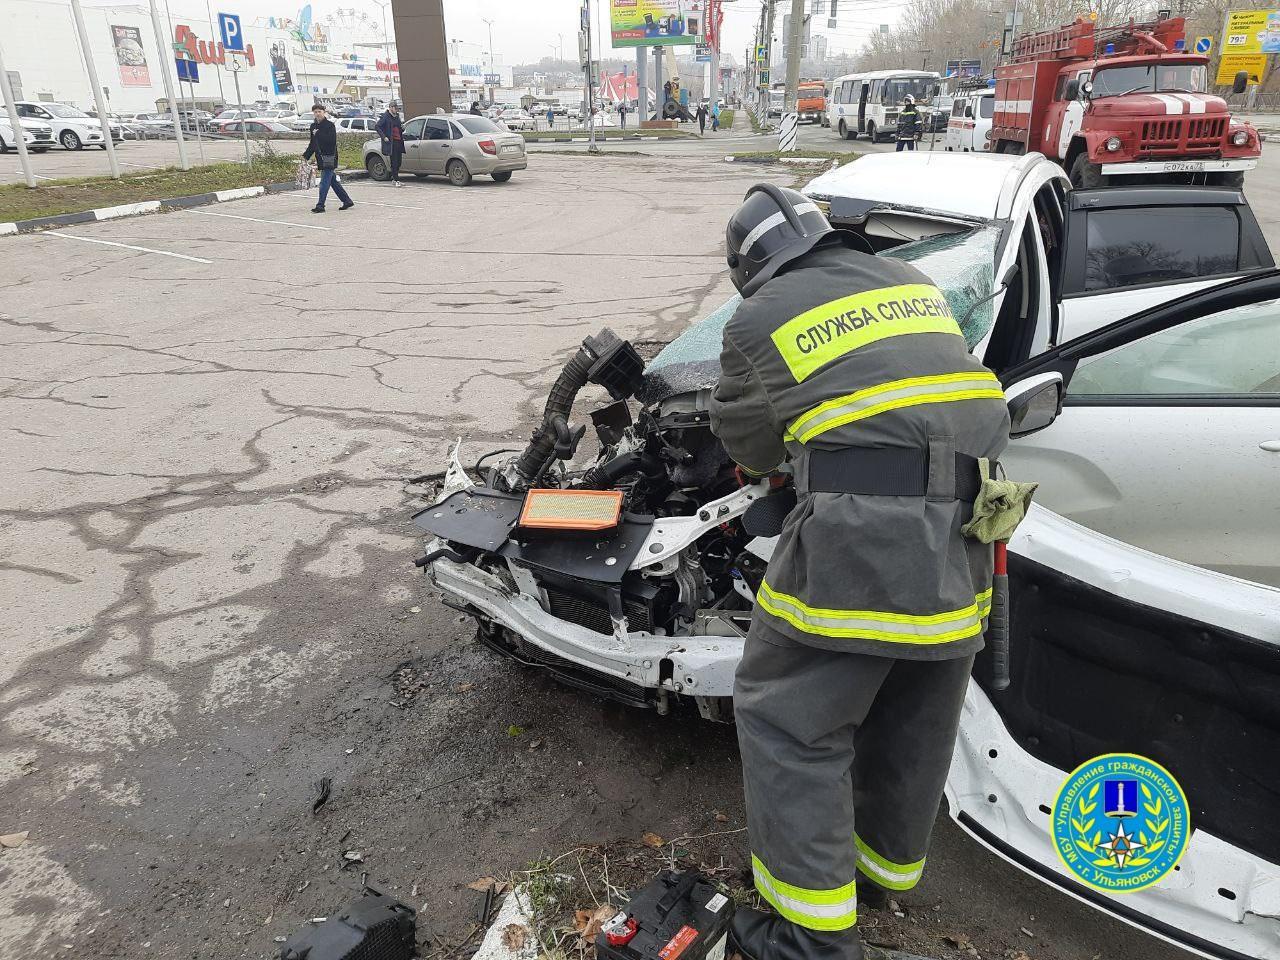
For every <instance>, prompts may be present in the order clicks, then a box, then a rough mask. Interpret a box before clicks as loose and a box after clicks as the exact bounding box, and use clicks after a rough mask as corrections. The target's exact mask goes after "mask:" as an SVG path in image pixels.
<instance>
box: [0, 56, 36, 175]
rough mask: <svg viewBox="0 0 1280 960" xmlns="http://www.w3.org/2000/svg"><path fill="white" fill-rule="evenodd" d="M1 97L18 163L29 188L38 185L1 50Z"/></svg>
mask: <svg viewBox="0 0 1280 960" xmlns="http://www.w3.org/2000/svg"><path fill="white" fill-rule="evenodd" d="M0 96H3V97H4V105H5V107H6V108H7V113H8V114H9V129H11V130H12V131H13V139H14V140H16V141H17V143H18V163H19V164H21V166H22V177H23V179H24V180H26V181H27V186H28V187H34V186H35V185H36V175H35V174H34V173H33V172H32V170H31V157H30V155H29V154H28V153H27V144H26V141H25V140H23V139H22V123H21V122H20V121H19V120H18V108H17V107H16V106H14V104H13V89H12V87H11V86H10V84H9V74H8V73H6V72H5V69H4V51H3V50H0Z"/></svg>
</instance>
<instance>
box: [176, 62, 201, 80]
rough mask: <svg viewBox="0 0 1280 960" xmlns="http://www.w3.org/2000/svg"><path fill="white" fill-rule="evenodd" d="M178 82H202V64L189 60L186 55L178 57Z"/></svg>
mask: <svg viewBox="0 0 1280 960" xmlns="http://www.w3.org/2000/svg"><path fill="white" fill-rule="evenodd" d="M177 61H178V82H179V83H184V82H185V83H199V82H200V65H199V64H198V63H196V62H195V61H194V60H188V59H187V58H186V57H178V58H177Z"/></svg>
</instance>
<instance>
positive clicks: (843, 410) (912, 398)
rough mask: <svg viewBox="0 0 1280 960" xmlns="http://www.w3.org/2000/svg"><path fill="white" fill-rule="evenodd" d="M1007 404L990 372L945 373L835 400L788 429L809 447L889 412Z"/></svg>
mask: <svg viewBox="0 0 1280 960" xmlns="http://www.w3.org/2000/svg"><path fill="white" fill-rule="evenodd" d="M988 399H990V400H1001V401H1003V400H1004V390H1002V389H1001V387H1000V381H999V380H998V379H997V378H996V375H995V374H994V373H992V372H991V371H989V370H975V371H970V372H968V373H944V374H938V375H936V376H930V377H910V378H908V379H906V380H894V381H891V382H889V383H881V384H877V385H876V386H874V387H867V388H866V389H863V390H858V391H857V392H855V393H850V394H846V395H845V396H842V397H835V398H834V399H831V400H828V401H826V402H825V403H822V404H819V405H818V406H816V407H814V408H813V409H811V410H808V411H806V412H805V413H802V414H801V415H800V416H799V417H797V418H796V419H795V420H793V421H792V422H791V424H790V426H788V427H787V439H794V440H799V441H800V442H801V443H807V442H808V441H810V440H812V439H813V438H814V437H816V436H818V435H820V434H822V433H825V432H826V431H828V430H832V429H835V428H836V427H840V426H844V425H845V424H846V423H853V422H855V421H857V420H865V419H866V418H867V417H874V416H875V415H876V414H877V413H884V412H885V411H887V410H898V409H901V408H902V407H914V406H919V405H920V404H925V403H954V402H956V401H961V400H988Z"/></svg>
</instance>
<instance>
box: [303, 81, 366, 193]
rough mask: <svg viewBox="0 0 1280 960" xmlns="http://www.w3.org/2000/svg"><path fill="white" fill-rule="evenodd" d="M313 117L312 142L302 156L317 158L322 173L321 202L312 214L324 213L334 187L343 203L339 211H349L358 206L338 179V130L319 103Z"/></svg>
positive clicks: (312, 112) (317, 164)
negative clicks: (326, 202)
mask: <svg viewBox="0 0 1280 960" xmlns="http://www.w3.org/2000/svg"><path fill="white" fill-rule="evenodd" d="M311 116H312V117H313V118H314V119H313V120H312V123H311V141H310V142H309V143H308V144H307V149H306V151H305V152H303V154H302V159H303V160H310V159H311V158H312V157H315V161H316V169H317V170H319V171H320V200H319V202H317V203H316V205H315V206H314V207H312V208H311V212H312V213H324V202H325V200H326V199H327V198H328V196H329V188H330V187H333V192H334V193H336V194H337V195H338V199H339V200H341V201H342V206H341V207H339V208H338V209H339V210H349V209H351V208H352V207H354V206H355V205H356V204H355V201H354V200H352V199H351V197H350V196H349V195H348V194H347V190H346V187H344V186H343V185H342V181H341V180H339V179H338V128H337V127H335V126H334V125H333V121H332V120H330V119H329V118H328V116H327V115H326V114H325V109H324V107H323V106H322V105H320V104H318V103H317V104H316V105H315V106H314V107H312V108H311Z"/></svg>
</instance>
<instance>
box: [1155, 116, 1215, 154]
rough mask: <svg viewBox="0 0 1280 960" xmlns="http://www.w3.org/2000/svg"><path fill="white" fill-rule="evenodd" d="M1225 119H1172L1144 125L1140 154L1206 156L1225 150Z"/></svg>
mask: <svg viewBox="0 0 1280 960" xmlns="http://www.w3.org/2000/svg"><path fill="white" fill-rule="evenodd" d="M1226 132H1227V118H1226V117H1177V118H1174V117H1170V118H1168V119H1165V120H1147V121H1144V122H1143V124H1142V145H1141V147H1140V149H1141V151H1142V152H1143V153H1146V154H1156V155H1159V154H1185V153H1207V152H1210V151H1217V150H1221V149H1222V140H1223V136H1224V135H1225V134H1226Z"/></svg>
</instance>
